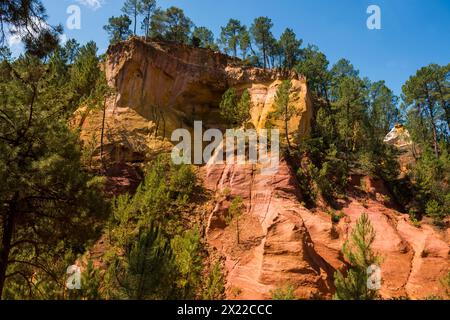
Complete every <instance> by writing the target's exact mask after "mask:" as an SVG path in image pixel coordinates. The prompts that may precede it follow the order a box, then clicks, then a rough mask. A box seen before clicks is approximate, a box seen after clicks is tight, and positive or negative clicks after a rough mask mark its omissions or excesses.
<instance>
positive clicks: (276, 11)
mask: <svg viewBox="0 0 450 320" xmlns="http://www.w3.org/2000/svg"><path fill="white" fill-rule="evenodd" d="M43 3H44V5H45V7H46V8H47V12H48V14H49V18H50V19H49V20H50V23H62V24H64V25H65V23H66V20H67V18H68V16H69V15H68V14H67V13H66V10H67V8H68V6H69V5H71V4H77V5H79V6H80V8H81V29H80V30H66V34H67V37H69V38H75V39H77V40H78V41H79V42H81V43H84V42H86V41H89V40H94V41H96V42H97V44H98V46H99V48H100V49H101V51H105V50H106V48H107V46H108V39H107V36H106V34H105V32H104V31H103V28H102V27H103V25H105V24H106V22H107V20H108V18H109V17H110V16H112V15H119V14H121V11H120V9H121V7H122V3H123V1H122V0H43ZM89 4H90V5H89ZM371 4H374V5H378V6H379V7H380V8H381V14H382V16H381V23H382V29H381V30H369V29H368V28H367V27H366V20H367V18H368V16H369V15H368V14H367V13H366V9H367V7H368V6H369V5H371ZM158 5H159V6H161V7H163V8H166V7H169V6H177V7H180V8H182V9H184V11H185V13H186V14H187V15H188V16H189V17H190V18H191V19H192V20H193V21H194V23H195V24H196V25H197V26H207V27H208V28H210V29H211V30H212V31H213V32H214V33H215V35H216V37H217V36H218V34H219V32H220V27H221V26H223V25H225V24H226V22H227V20H228V19H229V18H237V19H240V20H241V21H242V22H243V23H245V24H247V25H250V24H251V22H252V20H253V19H254V18H255V17H258V16H268V17H270V18H271V19H272V20H273V22H274V30H273V31H274V34H275V35H279V34H280V33H281V32H282V31H283V30H284V29H285V28H286V27H290V28H293V29H294V31H295V32H296V33H297V35H298V36H299V37H300V38H302V39H303V40H304V43H313V44H316V45H318V46H319V48H320V49H321V50H322V51H323V52H324V53H325V54H326V55H327V57H328V59H329V60H330V61H331V62H332V63H334V62H335V61H336V60H338V59H339V58H341V57H345V58H347V59H349V60H350V61H351V62H352V63H353V64H354V65H355V67H356V68H358V69H359V70H360V72H361V75H362V76H367V77H369V78H370V79H371V80H374V81H375V80H386V83H387V84H388V86H389V87H391V88H392V89H393V90H394V92H395V93H396V94H399V93H400V91H401V86H402V84H403V83H404V82H405V81H406V80H407V79H408V78H409V76H410V75H412V74H414V73H415V72H416V70H417V69H419V68H420V67H422V66H425V65H427V64H429V63H432V62H434V63H438V64H447V63H450V1H448V0H429V1H426V0H371V1H367V0H277V1H273V0H271V1H266V0H221V1H216V0H159V1H158Z"/></svg>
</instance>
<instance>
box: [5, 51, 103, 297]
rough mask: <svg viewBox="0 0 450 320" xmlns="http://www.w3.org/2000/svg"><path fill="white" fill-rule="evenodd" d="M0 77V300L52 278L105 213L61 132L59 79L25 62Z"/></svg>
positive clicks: (64, 107) (63, 103) (75, 148)
mask: <svg viewBox="0 0 450 320" xmlns="http://www.w3.org/2000/svg"><path fill="white" fill-rule="evenodd" d="M55 70H56V69H55ZM0 77H2V81H0V83H1V84H0V85H1V87H2V88H1V91H2V92H4V94H3V95H1V98H0V99H2V102H1V107H0V114H1V116H0V150H1V153H0V154H1V156H0V177H1V178H2V181H3V183H2V185H1V187H0V195H1V196H0V198H1V201H2V203H1V206H0V208H1V209H0V228H1V231H0V234H1V235H2V242H1V245H0V296H1V293H2V291H3V290H4V288H5V286H9V285H10V284H11V285H12V284H13V283H17V281H22V282H23V281H25V282H26V283H31V282H30V281H32V275H33V272H39V271H40V272H44V273H46V274H49V275H51V274H53V275H54V270H53V267H54V265H55V263H54V259H59V258H60V257H61V255H63V254H62V252H68V251H70V250H71V251H72V252H74V253H76V254H81V253H83V252H80V250H81V251H82V250H83V246H84V243H85V241H87V239H90V238H91V237H94V236H95V235H96V232H97V229H96V223H95V221H96V219H98V218H101V217H102V215H103V214H104V213H105V212H106V209H107V207H106V205H105V203H104V201H103V200H102V198H101V197H100V193H99V190H98V188H99V180H98V179H93V177H91V176H89V175H88V174H87V173H86V172H84V170H83V168H82V167H81V163H80V150H79V141H78V139H77V137H76V136H75V135H74V134H73V133H72V132H71V131H70V130H69V129H68V127H67V119H68V116H69V115H70V114H71V113H70V111H68V110H70V108H68V105H69V103H70V102H69V99H70V95H68V94H67V92H66V91H63V90H61V88H60V82H59V81H55V79H58V77H55V75H54V74H53V73H52V72H48V69H47V67H46V66H45V65H44V64H43V63H42V62H41V61H40V60H39V59H37V58H36V57H33V56H30V55H26V56H23V57H22V58H20V59H18V60H16V61H15V62H14V63H13V64H7V65H6V66H5V68H3V70H2V74H1V75H0ZM66 267H67V266H66ZM27 275H29V277H27ZM19 279H20V280H19Z"/></svg>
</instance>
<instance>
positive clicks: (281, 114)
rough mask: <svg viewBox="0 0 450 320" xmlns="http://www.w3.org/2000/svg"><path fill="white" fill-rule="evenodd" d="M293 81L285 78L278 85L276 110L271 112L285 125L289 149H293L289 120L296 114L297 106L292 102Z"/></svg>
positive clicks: (272, 115)
mask: <svg viewBox="0 0 450 320" xmlns="http://www.w3.org/2000/svg"><path fill="white" fill-rule="evenodd" d="M291 88H292V83H291V81H290V80H285V81H283V82H282V83H281V85H280V86H279V87H278V90H277V93H276V96H275V111H274V112H273V113H272V114H271V117H274V118H276V119H281V120H282V121H283V125H284V136H285V139H286V142H287V146H288V151H289V152H290V151H291V149H292V146H291V142H290V139H289V121H290V120H291V118H292V117H293V116H295V115H296V112H297V111H296V108H295V107H294V106H293V105H292V104H291V103H290V94H291Z"/></svg>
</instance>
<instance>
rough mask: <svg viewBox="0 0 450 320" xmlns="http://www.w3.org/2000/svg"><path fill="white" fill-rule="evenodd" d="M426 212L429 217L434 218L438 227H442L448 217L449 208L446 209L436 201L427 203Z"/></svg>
mask: <svg viewBox="0 0 450 320" xmlns="http://www.w3.org/2000/svg"><path fill="white" fill-rule="evenodd" d="M425 212H426V214H427V215H428V216H430V217H431V218H433V223H434V224H435V225H437V226H442V225H443V221H444V218H445V217H446V216H447V215H448V207H446V208H444V207H443V206H442V205H441V204H439V202H437V201H436V200H431V201H429V202H428V203H427V207H426V209H425Z"/></svg>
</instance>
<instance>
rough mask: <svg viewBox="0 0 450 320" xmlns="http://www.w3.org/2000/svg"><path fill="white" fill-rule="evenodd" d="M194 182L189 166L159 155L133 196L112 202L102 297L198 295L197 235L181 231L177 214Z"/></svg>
mask: <svg viewBox="0 0 450 320" xmlns="http://www.w3.org/2000/svg"><path fill="white" fill-rule="evenodd" d="M195 185H196V177H195V174H194V172H193V171H192V169H191V167H190V166H188V165H181V166H176V165H173V163H172V162H171V161H170V158H168V157H166V156H160V157H159V158H158V159H157V160H156V161H155V162H154V163H152V164H151V165H150V166H149V168H148V169H147V171H146V175H145V179H144V181H143V182H142V183H141V185H140V186H139V188H138V190H137V191H136V193H135V194H134V196H133V197H130V196H129V195H123V196H119V197H118V198H117V199H116V200H115V204H114V210H113V216H112V217H111V221H110V223H109V226H108V229H109V230H108V234H109V239H110V240H109V241H110V244H111V249H110V251H109V253H108V254H107V255H106V258H105V259H106V261H107V263H108V264H109V265H110V268H109V272H108V274H107V277H106V283H107V285H106V286H107V288H106V289H107V290H106V292H107V293H106V296H107V297H110V298H120V299H122V298H125V299H168V298H177V299H178V298H179V299H194V298H196V297H197V295H198V294H199V290H200V288H201V286H202V283H201V281H200V273H201V271H202V269H203V266H202V259H203V252H202V247H201V242H200V235H199V232H198V231H196V230H195V229H192V230H190V229H186V227H185V226H184V225H183V220H182V217H181V216H180V214H181V212H182V211H183V210H186V205H187V201H188V200H189V198H190V197H191V195H192V194H193V191H194V187H195ZM169 239H172V240H169ZM122 252H124V254H122ZM143 265H145V267H144V266H143ZM174 284H175V285H174Z"/></svg>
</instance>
